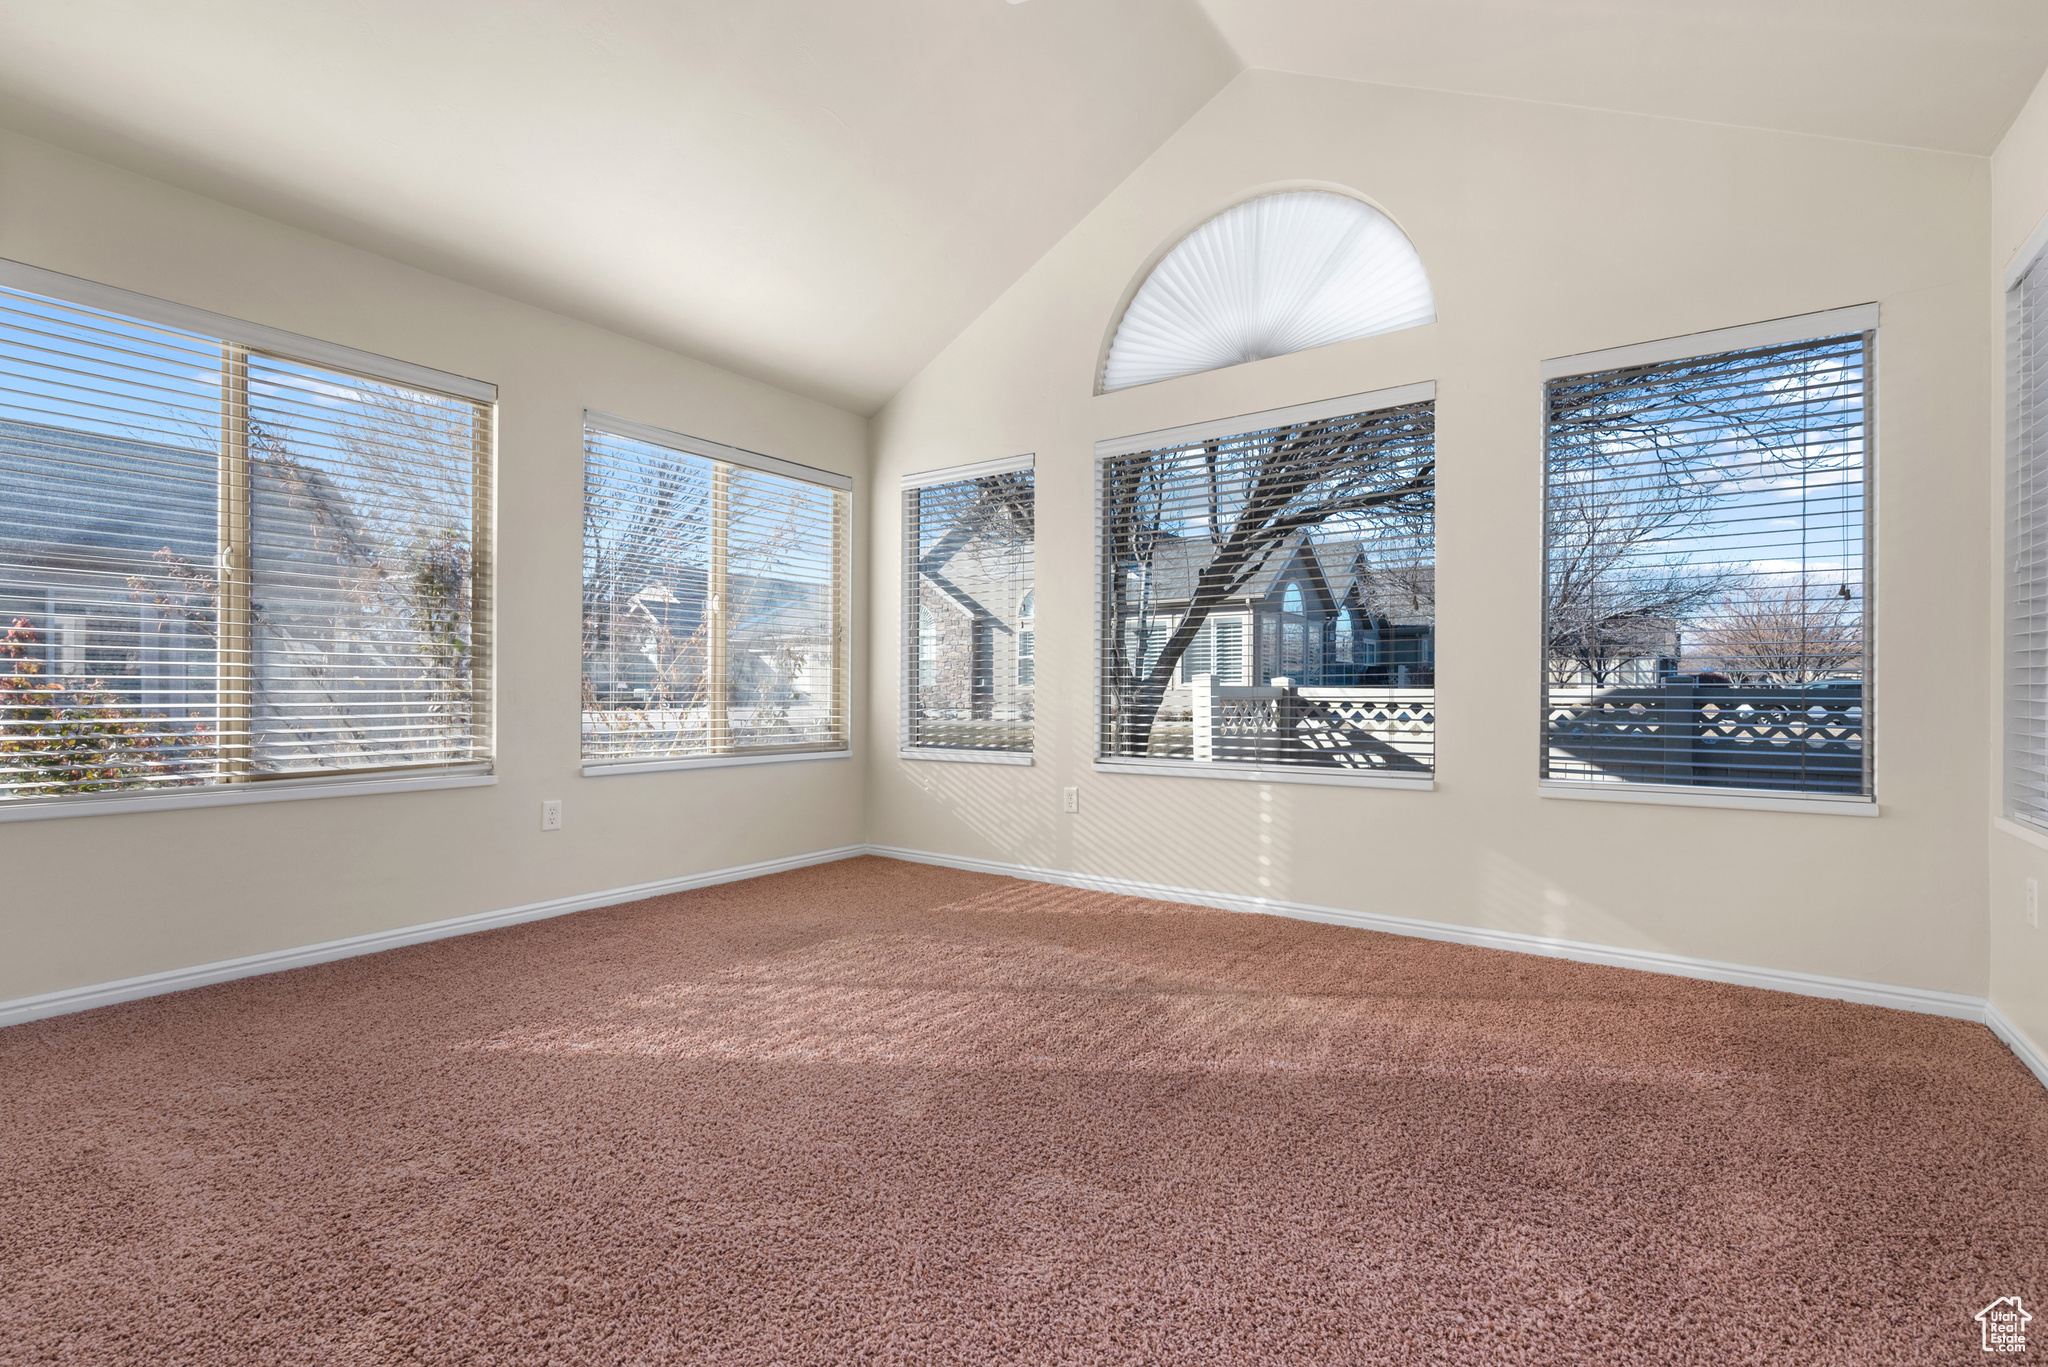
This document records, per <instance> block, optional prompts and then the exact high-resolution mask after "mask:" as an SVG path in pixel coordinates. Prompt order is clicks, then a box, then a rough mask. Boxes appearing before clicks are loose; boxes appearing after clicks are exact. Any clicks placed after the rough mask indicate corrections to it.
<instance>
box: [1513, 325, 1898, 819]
mask: <svg viewBox="0 0 2048 1367" xmlns="http://www.w3.org/2000/svg"><path fill="white" fill-rule="evenodd" d="M1876 326H1877V308H1876V306H1875V305H1867V306H1863V307H1859V308H1851V309H1839V310H1836V311H1834V312H1832V313H1826V314H1816V315H1810V316H1807V317H1804V318H1792V319H1781V320H1778V321H1777V322H1773V323H1765V324H1759V325H1756V326H1754V327H1748V328H1735V329H1730V330H1728V331H1727V332H1722V333H1709V334H1705V335H1703V336H1695V337H1689V338H1678V339H1675V340H1672V341H1667V342H1658V343H1651V344H1647V345H1645V346H1640V347H1628V348H1623V349H1621V350H1619V351H1616V352H1603V353H1597V354H1594V355H1588V356H1574V357H1569V358H1566V359H1564V360H1562V361H1552V362H1548V363H1546V365H1545V379H1546V386H1545V402H1546V406H1547V415H1548V456H1547V477H1546V508H1547V513H1546V527H1545V538H1544V546H1545V585H1546V593H1545V611H1544V638H1545V642H1546V658H1545V664H1544V673H1543V688H1544V708H1543V717H1544V721H1543V762H1542V763H1543V767H1542V778H1543V780H1544V786H1545V788H1546V789H1547V790H1550V791H1555V792H1558V793H1560V794H1562V795H1567V796H1579V795H1586V794H1587V793H1588V792H1592V793H1594V794H1598V793H1601V792H1605V793H1607V794H1609V795H1611V794H1612V793H1613V792H1615V791H1616V790H1617V789H1620V788H1623V787H1626V788H1629V789H1631V790H1640V791H1645V792H1652V793H1654V791H1655V790H1659V789H1662V790H1666V791H1667V792H1690V793H1694V794H1697V793H1700V792H1701V791H1703V790H1705V791H1710V792H1713V793H1717V794H1720V795H1722V799H1723V800H1725V799H1726V798H1728V797H1731V796H1737V795H1743V794H1747V795H1749V796H1751V797H1755V798H1762V799H1783V798H1799V799H1802V800H1805V801H1808V802H1813V801H1833V802H1836V803H1854V804H1860V805H1861V806H1862V807H1863V809H1864V810H1869V806H1868V804H1869V797H1870V793H1871V745H1870V727H1869V715H1870V712H1869V709H1870V695H1869V678H1870V675H1869V671H1868V661H1867V659H1866V652H1865V629H1866V622H1867V617H1866V614H1867V611H1868V602H1869V592H1870V583H1871V569H1870V562H1869V557H1868V554H1867V548H1868V544H1869V541H1868V534H1867V521H1868V517H1869V512H1870V509H1869V502H1868V499H1867V498H1866V491H1867V477H1868V469H1869V461H1870V454H1871V450H1870V447H1871V443H1870V420H1871V412H1870V406H1869V404H1868V402H1867V396H1868V393H1869V382H1870V368H1871V358H1872V351H1873V347H1874V345H1875V337H1876V333H1875V329H1876ZM1653 800H1654V799H1653Z"/></svg>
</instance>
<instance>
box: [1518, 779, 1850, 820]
mask: <svg viewBox="0 0 2048 1367" xmlns="http://www.w3.org/2000/svg"><path fill="white" fill-rule="evenodd" d="M1536 795H1537V796H1538V797H1562V798H1571V799H1575V800H1577V801H1582V802H1635V803H1642V804H1646V805H1648V806H1652V807H1734V808H1739V809H1741V810H1744V811H1752V812H1803V813H1805V814H1806V815H1808V816H1879V815H1882V812H1881V810H1880V809H1879V807H1878V805H1877V802H1876V800H1875V799H1872V798H1867V797H1816V796H1813V795H1810V794H1799V795H1792V796H1788V795H1785V794H1781V793H1772V792H1767V791H1762V790H1758V789H1753V788H1660V787H1655V786H1652V785H1650V784H1637V783H1629V784H1622V783H1567V782H1564V781H1561V780H1556V779H1539V780H1537V783H1536Z"/></svg>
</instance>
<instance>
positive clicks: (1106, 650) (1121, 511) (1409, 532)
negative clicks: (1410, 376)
mask: <svg viewBox="0 0 2048 1367" xmlns="http://www.w3.org/2000/svg"><path fill="white" fill-rule="evenodd" d="M1434 395H1435V391H1434V387H1433V386H1431V385H1427V384H1424V385H1412V386H1409V387H1407V388H1405V389H1399V390H1388V391H1384V392H1381V393H1378V394H1362V395H1353V396H1351V397H1349V398H1345V399H1335V400H1330V401H1328V402H1325V403H1319V404H1313V405H1305V406H1303V407H1300V408H1294V409H1282V410H1278V411H1275V412H1269V413H1256V414H1252V415H1250V416H1248V417H1242V418H1236V419H1230V420H1227V421H1224V422H1219V423H1211V424H1204V425H1201V426H1197V427H1190V428H1179V429H1175V430H1172V431H1167V432H1152V433H1146V434H1143V435H1140V436H1136V437H1129V438H1123V439H1119V440H1115V441H1106V442H1102V443H1100V444H1099V445H1098V446H1097V448H1096V453H1097V459H1098V462H1099V478H1100V481H1101V484H1100V510H1101V511H1100V519H1101V521H1100V527H1099V540H1100V574H1101V580H1100V594H1101V605H1102V620H1101V628H1100V637H1099V644H1100V679H1099V685H1098V687H1099V697H1100V701H1101V733H1100V741H1099V744H1100V749H1099V752H1098V754H1099V760H1098V763H1099V764H1100V765H1101V766H1103V767H1106V768H1123V769H1138V770H1163V771H1166V772H1181V773H1196V774H1208V775H1212V776H1216V777H1259V776H1280V777H1291V778H1297V779H1304V780H1310V781H1314V780H1326V781H1332V782H1356V783H1368V784H1395V785H1427V784H1428V783H1429V782H1430V781H1431V775H1432V772H1433V768H1434V751H1435V732H1436V676H1435V661H1436V651H1435V645H1434V641H1435V622H1436V587H1435V586H1436V574H1435V506H1436V437H1435V434H1436V407H1435V400H1434Z"/></svg>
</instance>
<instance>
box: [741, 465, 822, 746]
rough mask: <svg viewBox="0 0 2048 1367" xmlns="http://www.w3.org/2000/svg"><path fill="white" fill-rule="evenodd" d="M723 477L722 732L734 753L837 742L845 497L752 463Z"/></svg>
mask: <svg viewBox="0 0 2048 1367" xmlns="http://www.w3.org/2000/svg"><path fill="white" fill-rule="evenodd" d="M729 479H730V492H729V493H728V495H727V498H726V506H727V509H728V512H727V517H728V525H729V531H728V532H727V536H726V560H727V568H726V589H725V592H726V596H727V602H728V604H729V606H728V607H727V609H726V611H725V614H724V615H725V620H726V624H727V626H726V642H727V644H726V675H727V680H728V685H727V695H728V702H727V713H726V736H727V738H728V740H729V741H730V744H731V746H732V748H733V749H734V750H735V751H737V752H750V751H761V750H769V749H787V748H790V747H800V748H805V749H818V748H825V747H832V748H839V747H843V746H844V745H845V743H846V699H845V696H844V678H845V671H844V670H843V669H841V668H840V660H839V654H840V637H841V633H842V631H843V626H842V622H843V617H844V614H843V609H842V606H841V602H840V597H841V593H842V585H843V583H844V575H843V574H842V572H841V567H842V566H843V565H844V564H845V562H846V556H847V551H848V546H847V539H846V530H847V529H846V518H845V515H844V510H845V506H846V501H847V495H846V494H845V493H844V492H841V491H838V490H833V489H826V488H822V487H820V486H819V485H816V484H808V483H805V482H804V481H802V480H796V479H791V478H789V477H787V476H785V475H778V474H768V473H765V472H762V471H758V470H747V469H743V468H734V469H733V470H732V472H731V475H730V477H729ZM714 616H716V614H714Z"/></svg>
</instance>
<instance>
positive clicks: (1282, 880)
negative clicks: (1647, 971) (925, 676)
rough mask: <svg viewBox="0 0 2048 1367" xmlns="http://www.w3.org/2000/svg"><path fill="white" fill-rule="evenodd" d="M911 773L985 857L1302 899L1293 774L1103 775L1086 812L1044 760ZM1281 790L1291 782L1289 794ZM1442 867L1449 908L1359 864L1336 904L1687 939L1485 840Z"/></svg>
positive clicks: (1525, 931) (1608, 936)
mask: <svg viewBox="0 0 2048 1367" xmlns="http://www.w3.org/2000/svg"><path fill="white" fill-rule="evenodd" d="M904 771H905V773H906V775H907V777H908V778H909V780H910V781H911V782H912V783H913V784H914V785H915V786H916V788H917V789H918V791H919V793H920V795H921V797H922V799H923V801H924V803H925V804H926V806H927V807H928V808H929V809H931V810H929V811H928V812H927V813H926V815H925V817H924V821H925V822H927V823H937V824H940V825H950V826H952V827H954V828H955V829H956V830H957V831H958V832H961V833H964V834H965V835H967V836H970V837H972V838H973V841H974V843H975V845H977V846H978V847H979V849H980V850H981V851H983V852H984V853H983V856H982V857H986V858H988V859H991V860H996V861H1001V862H1005V863H1014V864H1023V865H1027V866H1031V867H1036V868H1045V869H1053V870H1060V871H1066V872H1076V873H1092V874H1097V875H1100V876H1103V877H1109V878H1129V879H1133V880H1136V881H1142V882H1150V883H1157V884H1160V885H1162V886H1164V887H1176V888H1187V889H1190V890H1194V891H1200V892H1213V893H1222V894H1236V895H1241V896H1249V897H1266V898H1272V899H1274V900H1276V901H1283V902H1284V901H1295V900H1300V899H1301V898H1302V889H1301V888H1300V887H1299V885H1298V883H1297V880H1296V879H1295V877H1294V861H1295V860H1296V858H1297V857H1298V855H1299V854H1300V851H1301V845H1300V840H1299V837H1298V836H1297V833H1296V831H1295V823H1294V822H1293V821H1291V820H1290V819H1289V817H1288V810H1287V809H1288V808H1289V807H1290V806H1292V805H1293V804H1292V803H1290V802H1289V801H1288V800H1287V799H1288V797H1289V796H1290V795H1291V796H1295V797H1297V798H1298V797H1299V792H1297V790H1296V789H1295V788H1294V785H1277V784H1266V783H1260V784H1252V783H1239V782H1236V781H1218V780H1190V781H1187V782H1174V781H1172V780H1163V779H1150V778H1143V777H1138V776H1130V777H1122V776H1108V775H1105V776H1103V777H1105V778H1108V779H1110V781H1109V782H1107V783H1095V784H1092V785H1089V787H1088V788H1087V790H1086V793H1085V798H1084V800H1085V803H1086V805H1087V808H1089V809H1092V810H1084V811H1083V812H1082V813H1081V814H1080V815H1079V817H1078V818H1077V817H1074V816H1069V815H1067V814H1065V813H1063V812H1061V811H1060V810H1059V800H1060V794H1059V789H1058V787H1057V786H1056V785H1055V784H1054V782H1053V781H1052V780H1051V778H1049V777H1046V776H1044V775H1043V771H1040V770H1035V769H1034V770H1025V771H1024V772H1025V773H1027V774H1031V775H1032V779H1031V780H1028V781H1027V782H1026V783H1025V784H1022V785H1019V784H1017V783H1016V780H1015V775H1016V773H1017V770H1015V769H1008V768H1006V769H995V770H992V769H991V768H985V767H982V766H978V765H972V764H953V763H945V762H918V761H913V762H911V763H908V764H906V765H905V766H904ZM1020 786H1022V787H1023V788H1024V789H1025V790H1026V793H1027V794H1028V796H1027V797H1026V798H1025V800H1026V801H1027V802H1030V803H1031V804H1032V807H1033V808H1038V807H1042V808H1044V809H1045V810H1043V811H1039V810H1031V809H1027V808H1025V807H1024V806H1022V805H1020V803H1019V801H1018V798H1019V794H1018V792H1017V789H1018V787H1020ZM1282 787H1286V788H1288V789H1289V793H1288V794H1283V793H1281V792H1280V791H1279V790H1280V788H1282ZM1246 790H1250V791H1249V793H1247V792H1246ZM1299 791H1300V792H1306V791H1309V790H1299ZM1247 796H1249V797H1250V801H1249V803H1247V802H1246V801H1245V798H1246V797H1247ZM1120 799H1121V801H1119V800H1120ZM1112 804H1116V805H1112ZM1247 806H1249V808H1250V809H1251V810H1250V812H1249V814H1247V813H1246V810H1245V809H1246V807H1247ZM934 843H937V842H934ZM945 843H947V844H949V845H950V844H951V842H950V841H947V842H945ZM953 848H954V849H955V850H957V851H959V852H962V853H965V852H966V851H965V850H964V849H962V848H961V847H960V846H957V845H956V846H953ZM1442 876H1443V877H1444V878H1445V879H1447V880H1450V881H1451V882H1452V883H1453V885H1454V886H1453V887H1451V888H1450V889H1448V891H1449V894H1450V896H1449V899H1448V900H1449V902H1450V905H1451V907H1452V908H1453V909H1451V910H1441V909H1431V908H1426V907H1420V906H1412V905H1389V904H1388V903H1386V902H1385V901H1382V900H1380V899H1379V898H1378V897H1377V896H1376V895H1375V892H1374V888H1373V886H1372V883H1371V880H1370V878H1369V876H1368V875H1367V874H1365V873H1363V872H1361V875H1360V879H1359V882H1358V884H1357V885H1356V893H1357V895H1355V896H1347V897H1345V898H1343V900H1342V901H1340V902H1336V903H1333V904H1331V905H1334V907H1335V909H1337V910H1344V911H1360V912H1368V913H1374V914H1379V915H1387V916H1406V917H1417V918H1420V919H1426V920H1444V921H1452V922H1456V923H1459V924H1465V925H1470V926H1473V927H1475V928H1482V929H1487V930H1505V931H1512V932H1515V933H1517V934H1522V935H1532V936H1538V937H1542V938H1545V939H1557V940H1579V941H1584V942H1586V943H1590V944H1600V945H1619V946H1626V947H1629V948H1634V949H1646V950H1667V951H1674V952H1676V951H1678V950H1680V949H1681V948H1682V947H1680V946H1676V945H1673V944H1671V943H1669V942H1668V941H1666V940H1664V939H1661V938H1659V937H1657V936H1653V935H1646V934H1645V933H1644V932H1645V921H1644V920H1643V919H1630V918H1629V917H1628V916H1626V915H1623V914H1621V913H1618V912H1616V911H1615V910H1613V909H1611V908H1610V907H1608V906H1606V905H1604V904H1602V903H1600V902H1597V901H1595V900H1593V899H1591V898H1589V897H1587V896H1586V895H1584V894H1583V893H1581V892H1575V891H1573V890H1571V889H1569V888H1567V887H1565V886H1563V885H1561V884H1560V883H1559V882H1558V881H1557V880H1556V879H1554V878H1552V877H1550V876H1547V875H1545V874H1543V873H1539V872H1537V871H1536V870H1535V869H1532V868H1530V867H1529V866H1527V865H1525V864H1523V863H1521V862H1519V861H1517V860H1515V859H1513V858H1511V857H1510V856H1508V855H1506V854H1504V853H1502V852H1500V851H1499V850H1487V851H1484V852H1483V853H1482V854H1481V856H1480V859H1479V862H1478V864H1477V866H1476V868H1474V869H1473V870H1472V871H1471V872H1469V873H1466V872H1461V871H1455V870H1446V871H1445V872H1444V874H1443V875H1442ZM1442 905H1443V904H1441V903H1440V904H1439V907H1441V906H1442ZM1460 911H1462V913H1463V914H1460Z"/></svg>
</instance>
